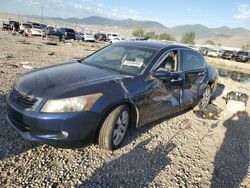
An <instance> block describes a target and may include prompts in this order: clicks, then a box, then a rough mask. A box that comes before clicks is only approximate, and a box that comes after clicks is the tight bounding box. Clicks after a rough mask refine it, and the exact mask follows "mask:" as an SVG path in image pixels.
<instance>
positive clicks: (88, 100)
mask: <svg viewBox="0 0 250 188" xmlns="http://www.w3.org/2000/svg"><path fill="white" fill-rule="evenodd" d="M101 96H102V93H96V94H91V95H85V96H79V97H72V98H64V99H56V100H48V101H47V102H46V103H45V105H44V106H43V108H42V109H41V112H46V113H64V112H81V111H87V110H89V109H90V108H91V107H92V106H93V105H94V104H95V102H96V101H97V100H98V99H99V98H100V97H101Z"/></svg>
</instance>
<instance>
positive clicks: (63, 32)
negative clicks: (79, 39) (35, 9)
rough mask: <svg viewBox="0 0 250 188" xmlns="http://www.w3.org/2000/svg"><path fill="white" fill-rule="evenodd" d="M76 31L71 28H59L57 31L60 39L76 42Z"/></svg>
mask: <svg viewBox="0 0 250 188" xmlns="http://www.w3.org/2000/svg"><path fill="white" fill-rule="evenodd" d="M75 34H76V33H75V31H74V30H73V29H70V28H59V29H57V30H56V35H57V36H59V37H60V39H66V40H67V39H74V40H75Z"/></svg>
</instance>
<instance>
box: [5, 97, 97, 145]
mask: <svg viewBox="0 0 250 188" xmlns="http://www.w3.org/2000/svg"><path fill="white" fill-rule="evenodd" d="M6 119H7V121H8V122H9V124H10V125H11V126H12V127H14V128H15V129H16V130H17V131H18V132H19V134H20V135H21V136H22V137H23V138H25V139H27V140H30V141H36V142H41V143H46V144H50V145H53V146H56V147H65V148H72V147H82V146H85V145H88V144H91V143H93V141H94V136H95V133H96V129H97V127H98V125H99V123H100V121H101V115H100V114H98V113H94V112H81V113H80V112H78V113H62V114H46V113H41V112H30V111H25V110H20V109H19V108H17V107H16V106H15V105H14V104H11V102H10V101H9V100H8V99H7V116H6Z"/></svg>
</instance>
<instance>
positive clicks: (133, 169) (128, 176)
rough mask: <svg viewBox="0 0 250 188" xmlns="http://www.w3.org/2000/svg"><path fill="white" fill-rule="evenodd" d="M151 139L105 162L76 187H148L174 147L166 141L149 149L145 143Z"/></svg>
mask: <svg viewBox="0 0 250 188" xmlns="http://www.w3.org/2000/svg"><path fill="white" fill-rule="evenodd" d="M151 139H152V138H150V139H147V140H144V141H142V142H141V143H139V144H138V145H136V146H135V147H134V148H133V149H132V150H131V151H129V152H128V153H126V154H123V155H122V156H120V157H118V158H117V159H114V160H112V161H110V162H108V163H105V164H104V165H103V166H101V167H100V168H98V169H97V170H95V172H94V173H93V174H92V176H91V177H90V178H89V179H87V180H86V181H85V182H83V183H82V184H81V185H79V186H78V187H148V186H149V184H150V183H151V182H152V181H153V180H154V178H155V177H156V176H157V175H158V174H159V172H160V171H161V170H163V169H164V168H165V167H166V166H167V165H169V164H170V163H171V160H170V158H169V157H168V154H169V153H170V152H171V151H172V150H173V149H174V148H175V147H176V145H175V144H173V143H167V144H158V145H157V146H156V147H155V148H154V149H151V150H149V149H147V145H148V144H149V143H150V141H151ZM124 164H126V165H124Z"/></svg>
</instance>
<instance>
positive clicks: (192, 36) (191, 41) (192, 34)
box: [181, 32, 195, 44]
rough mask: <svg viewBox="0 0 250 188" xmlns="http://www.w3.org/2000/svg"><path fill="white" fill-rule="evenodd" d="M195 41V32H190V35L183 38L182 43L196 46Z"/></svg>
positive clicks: (187, 34)
mask: <svg viewBox="0 0 250 188" xmlns="http://www.w3.org/2000/svg"><path fill="white" fill-rule="evenodd" d="M194 39H195V32H189V33H186V34H185V35H184V36H183V37H182V38H181V42H182V43H183V44H195V42H194Z"/></svg>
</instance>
